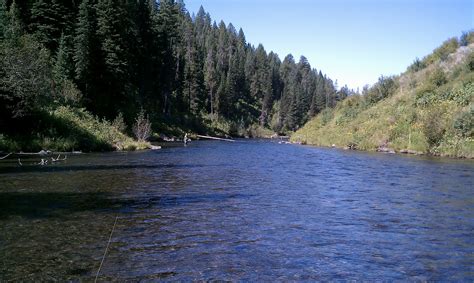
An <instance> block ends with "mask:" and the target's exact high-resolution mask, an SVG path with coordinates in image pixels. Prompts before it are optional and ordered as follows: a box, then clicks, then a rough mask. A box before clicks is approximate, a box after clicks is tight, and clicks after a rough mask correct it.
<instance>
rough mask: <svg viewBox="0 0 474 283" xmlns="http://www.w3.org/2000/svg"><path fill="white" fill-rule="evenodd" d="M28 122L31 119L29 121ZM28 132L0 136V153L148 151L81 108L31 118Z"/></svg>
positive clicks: (60, 110) (144, 146)
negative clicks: (31, 121)
mask: <svg viewBox="0 0 474 283" xmlns="http://www.w3.org/2000/svg"><path fill="white" fill-rule="evenodd" d="M30 119H31V118H30ZM35 124H36V125H35V128H34V129H33V132H34V133H33V134H32V133H31V132H29V133H24V132H20V131H19V132H18V133H17V134H15V135H5V134H0V150H2V151H8V152H12V151H39V150H42V149H44V150H51V151H71V150H82V151H112V150H140V149H147V148H149V147H150V144H149V143H148V142H139V141H136V140H134V139H132V138H131V137H130V136H128V135H127V134H125V133H123V132H121V131H120V129H118V128H117V126H116V125H114V124H113V123H111V122H108V121H106V120H100V119H98V118H97V117H95V116H94V115H92V114H90V113H89V112H87V111H85V110H84V109H81V108H74V107H67V106H60V107H58V108H57V109H55V110H51V111H48V112H41V113H38V114H36V115H35Z"/></svg>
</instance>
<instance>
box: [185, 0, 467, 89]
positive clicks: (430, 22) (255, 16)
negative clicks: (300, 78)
mask: <svg viewBox="0 0 474 283" xmlns="http://www.w3.org/2000/svg"><path fill="white" fill-rule="evenodd" d="M185 4H186V8H187V9H188V11H189V12H190V13H191V14H192V13H197V11H198V10H199V7H200V6H201V5H202V6H203V7H204V9H205V10H206V11H208V12H209V13H210V14H211V17H212V19H213V20H215V21H217V22H219V21H220V20H224V22H225V23H226V24H228V23H229V22H231V23H232V24H233V25H234V26H235V27H236V29H237V30H238V29H239V27H242V29H243V30H244V32H245V35H246V38H247V41H248V42H250V43H252V44H254V45H255V46H256V45H258V44H259V43H262V44H263V45H264V46H265V49H266V50H267V52H269V51H272V50H273V51H274V52H276V53H278V54H279V55H280V58H281V59H282V60H283V58H284V57H285V56H286V55H287V54H288V53H291V54H293V56H294V57H295V58H297V59H299V57H300V56H301V55H304V56H306V57H307V58H308V61H309V62H310V63H311V66H312V67H313V68H317V69H318V70H322V71H323V72H324V73H326V74H327V75H328V76H329V77H331V78H332V79H334V80H336V79H337V80H338V84H339V87H341V86H343V85H344V84H347V85H348V86H349V87H351V88H354V89H355V88H357V87H360V88H362V86H363V85H365V84H373V83H374V82H375V81H376V80H377V78H378V77H379V76H380V75H382V74H383V75H392V74H399V73H401V72H403V71H405V69H406V67H407V66H408V65H409V64H410V63H411V62H413V60H414V59H415V57H419V58H422V57H423V56H425V55H427V54H429V53H430V52H431V51H432V50H433V49H434V48H436V47H437V46H439V45H440V44H441V43H442V42H443V41H444V40H446V39H448V38H449V37H452V36H459V35H460V34H461V32H462V31H467V30H471V29H473V28H474V0H352V1H351V0H185Z"/></svg>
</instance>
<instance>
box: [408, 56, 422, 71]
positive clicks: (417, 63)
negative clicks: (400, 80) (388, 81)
mask: <svg viewBox="0 0 474 283" xmlns="http://www.w3.org/2000/svg"><path fill="white" fill-rule="evenodd" d="M424 68H426V63H425V62H424V61H422V60H420V59H419V58H416V59H415V60H414V61H413V63H412V64H411V65H410V66H409V67H408V71H411V72H418V71H421V70H423V69H424Z"/></svg>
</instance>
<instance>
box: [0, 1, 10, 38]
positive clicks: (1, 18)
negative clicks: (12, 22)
mask: <svg viewBox="0 0 474 283" xmlns="http://www.w3.org/2000/svg"><path fill="white" fill-rule="evenodd" d="M7 28H8V6H7V1H6V0H0V40H3V39H5V35H6V32H7Z"/></svg>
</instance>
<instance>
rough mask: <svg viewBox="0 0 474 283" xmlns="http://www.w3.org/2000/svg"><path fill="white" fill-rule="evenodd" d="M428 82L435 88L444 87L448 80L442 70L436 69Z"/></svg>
mask: <svg viewBox="0 0 474 283" xmlns="http://www.w3.org/2000/svg"><path fill="white" fill-rule="evenodd" d="M428 81H429V82H430V83H431V84H432V85H433V86H435V87H440V86H442V85H444V84H445V83H446V82H447V81H448V80H447V79H446V75H445V74H444V72H443V70H441V68H436V69H435V70H434V71H433V72H432V73H431V74H430V77H429V79H428Z"/></svg>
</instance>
